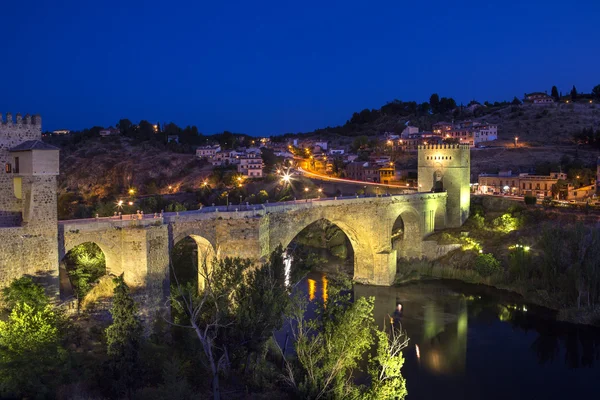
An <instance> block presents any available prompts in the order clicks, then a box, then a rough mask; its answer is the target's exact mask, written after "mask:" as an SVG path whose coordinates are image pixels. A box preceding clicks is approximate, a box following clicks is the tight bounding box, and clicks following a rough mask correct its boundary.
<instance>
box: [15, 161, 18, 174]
mask: <svg viewBox="0 0 600 400" xmlns="http://www.w3.org/2000/svg"><path fill="white" fill-rule="evenodd" d="M18 173H19V157H15V174H18Z"/></svg>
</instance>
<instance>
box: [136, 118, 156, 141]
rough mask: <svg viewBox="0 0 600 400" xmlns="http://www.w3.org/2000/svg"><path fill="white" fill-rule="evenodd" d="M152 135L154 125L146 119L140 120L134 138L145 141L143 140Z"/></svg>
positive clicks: (148, 138)
mask: <svg viewBox="0 0 600 400" xmlns="http://www.w3.org/2000/svg"><path fill="white" fill-rule="evenodd" d="M153 137H154V126H153V125H152V124H151V123H150V122H148V121H146V120H142V121H140V124H139V125H138V130H137V134H136V139H138V140H144V141H145V140H151V139H152V138H153Z"/></svg>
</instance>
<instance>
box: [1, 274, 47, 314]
mask: <svg viewBox="0 0 600 400" xmlns="http://www.w3.org/2000/svg"><path fill="white" fill-rule="evenodd" d="M2 300H3V302H4V303H5V305H6V307H7V308H8V309H9V310H12V309H13V308H14V307H15V306H16V305H17V304H18V303H25V304H28V305H30V306H32V307H34V308H43V307H44V306H46V304H48V298H47V297H46V295H45V293H44V288H43V287H42V286H40V285H38V284H37V283H35V282H34V281H33V279H31V278H30V277H28V276H24V277H22V278H19V279H15V280H13V281H12V282H11V283H10V285H8V286H7V287H5V288H4V289H2Z"/></svg>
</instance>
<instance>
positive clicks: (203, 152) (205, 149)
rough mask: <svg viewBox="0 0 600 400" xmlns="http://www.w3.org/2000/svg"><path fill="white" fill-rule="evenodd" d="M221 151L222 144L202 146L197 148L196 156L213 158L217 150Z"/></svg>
mask: <svg viewBox="0 0 600 400" xmlns="http://www.w3.org/2000/svg"><path fill="white" fill-rule="evenodd" d="M219 151H221V146H219V145H218V144H217V145H214V146H200V147H198V148H197V149H196V157H198V158H212V157H214V155H215V154H217V152H219Z"/></svg>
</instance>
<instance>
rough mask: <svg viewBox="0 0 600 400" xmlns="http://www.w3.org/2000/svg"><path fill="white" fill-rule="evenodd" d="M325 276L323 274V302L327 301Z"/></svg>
mask: <svg viewBox="0 0 600 400" xmlns="http://www.w3.org/2000/svg"><path fill="white" fill-rule="evenodd" d="M327 283H328V282H327V278H326V277H325V275H323V303H327V297H328V296H327Z"/></svg>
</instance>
